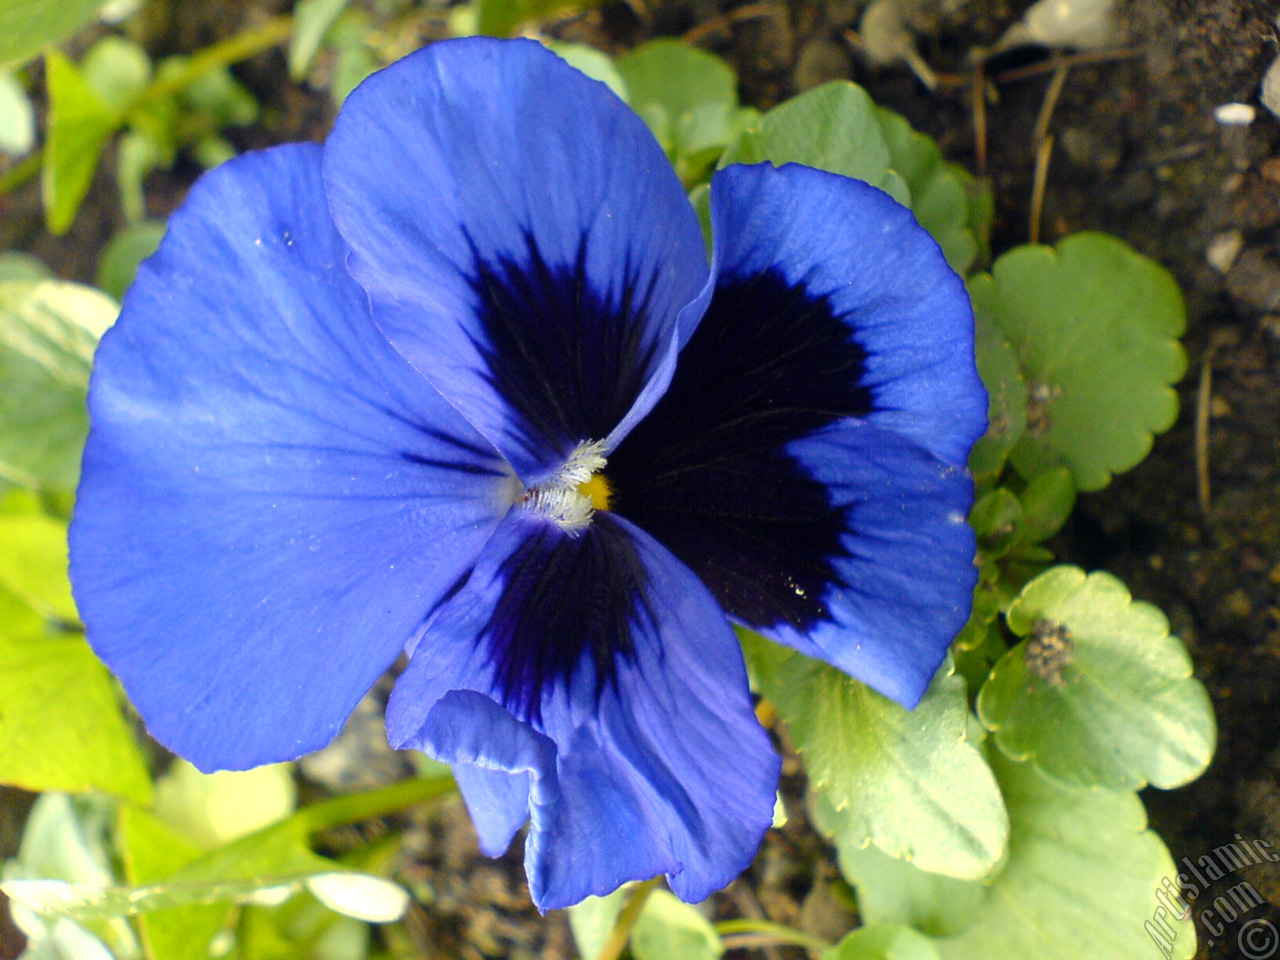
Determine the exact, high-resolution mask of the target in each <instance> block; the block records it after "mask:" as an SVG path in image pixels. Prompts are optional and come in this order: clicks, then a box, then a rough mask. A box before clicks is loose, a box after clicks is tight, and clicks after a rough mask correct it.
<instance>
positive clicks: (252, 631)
mask: <svg viewBox="0 0 1280 960" xmlns="http://www.w3.org/2000/svg"><path fill="white" fill-rule="evenodd" d="M711 211H712V220H713V228H714V229H713V232H714V244H715V252H714V257H713V258H712V263H711V265H710V267H709V266H708V263H707V258H706V253H705V248H704V245H703V239H702V236H701V233H700V230H699V226H698V221H697V218H696V216H695V214H694V211H693V208H692V207H691V206H690V204H689V202H688V200H687V199H686V197H685V195H684V192H683V190H682V188H681V185H680V183H679V181H678V179H677V178H676V177H675V175H674V173H673V172H672V170H671V168H670V166H669V164H668V162H667V160H666V158H665V157H664V155H663V153H662V150H661V149H660V148H659V146H658V145H657V143H656V142H655V141H654V139H653V137H652V136H651V135H650V134H649V132H648V130H647V129H646V128H645V126H644V124H643V123H642V122H641V121H640V120H639V119H638V118H637V117H636V115H635V114H634V113H632V112H631V111H630V110H629V109H628V108H627V107H626V106H625V105H624V104H623V103H622V102H621V101H619V100H618V99H617V98H616V97H615V96H614V95H613V94H612V93H610V92H609V91H608V90H607V89H606V88H605V87H604V86H603V85H601V84H599V83H596V82H595V81H592V80H589V79H587V78H586V77H584V76H583V75H582V74H580V73H578V72H576V71H575V70H573V69H571V68H570V67H569V66H567V65H566V64H565V63H564V62H563V61H561V60H560V59H559V58H557V57H556V56H555V55H553V54H552V53H549V52H548V51H546V50H545V49H543V48H542V47H541V46H539V45H538V44H536V43H533V42H530V41H494V40H485V39H468V40H459V41H451V42H448V43H441V44H437V45H435V46H433V47H431V48H429V49H427V50H425V51H422V52H419V53H417V54H414V55H412V56H410V57H407V58H406V59H404V60H402V61H400V62H399V63H397V64H395V65H393V66H391V67H389V68H388V69H386V70H384V71H382V72H380V73H378V74H375V75H374V76H373V77H371V78H370V79H368V80H367V81H365V83H364V84H362V85H361V86H360V87H359V88H358V89H357V90H356V91H355V92H354V93H353V94H352V95H351V97H350V98H349V99H348V101H347V103H346V105H345V106H344V107H343V110H342V112H341V114H340V115H339V117H338V120H337V123H336V126H335V129H334V131H333V133H332V135H331V136H330V137H329V139H328V141H327V142H326V143H325V145H324V146H323V148H321V147H319V146H315V145H293V146H284V147H278V148H275V149H272V150H267V151H264V152H261V153H256V154H249V155H246V156H244V157H242V158H240V159H238V160H234V161H231V162H230V163H228V164H226V165H224V166H223V167H221V168H219V169H218V170H216V171H214V172H212V173H210V174H208V175H206V176H205V177H204V178H203V179H202V180H201V181H200V182H199V183H198V184H197V185H196V186H195V187H194V188H193V189H192V191H191V194H190V196H189V198H188V199H187V202H186V204H185V205H184V206H183V207H182V209H180V210H179V211H178V212H177V213H175V214H174V215H173V218H172V220H171V222H170V226H169V232H168V235H167V236H166V238H165V240H164V243H163V244H162V246H161V248H160V251H159V252H158V253H157V254H156V255H155V256H154V257H153V258H152V259H151V260H149V261H147V262H146V263H145V264H144V265H143V267H142V268H141V270H140V271H139V274H138V278H137V281H136V283H135V284H134V286H133V287H132V289H131V290H130V291H129V293H128V295H127V296H126V298H125V302H124V308H123V310H122V312H121V316H120V319H119V321H118V322H117V324H116V325H115V327H114V328H113V329H112V330H110V331H109V332H108V333H107V335H106V336H105V337H104V338H103V341H102V346H101V348H100V350H99V352H98V357H97V363H96V366H95V370H94V374H93V380H92V384H91V388H90V397H89V405H90V412H91V416H92V431H91V434H90V437H89V441H88V445H87V447H86V450H85V457H84V467H83V480H82V483H81V487H80V494H79V501H78V505H77V509H76V514H75V521H74V523H73V525H72V531H71V549H72V577H73V582H74V584H75V591H76V596H77V598H78V600H79V603H80V606H81V610H82V612H83V617H84V621H85V624H86V626H87V629H88V636H89V639H90V642H91V643H92V644H93V646H94V649H95V650H97V652H98V653H99V655H100V656H101V657H102V659H103V660H104V661H105V662H106V663H107V664H108V665H109V666H110V667H111V669H112V670H113V671H115V673H116V674H117V675H118V676H119V677H120V679H121V680H122V681H123V683H124V685H125V688H126V689H127V691H128V693H129V695H130V696H131V697H132V699H133V702H134V703H135V704H136V705H137V707H138V709H139V711H140V712H141V714H142V717H143V718H144V719H145V721H146V723H147V726H148V727H149V729H150V730H151V732H152V733H153V734H154V735H155V737H156V738H157V739H159V740H160V741H161V742H162V743H164V744H165V745H166V746H168V747H170V748H171V749H172V750H174V751H175V752H176V753H178V754H181V755H182V756H184V757H187V758H189V759H190V760H191V761H192V762H194V763H195V764H196V765H197V766H199V767H200V768H202V769H205V770H213V769H220V768H232V769H239V768H245V767H251V766H254V765H256V764H261V763H266V762H269V761H276V760H282V759H286V758H291V757H296V756H298V755H300V754H302V753H304V752H306V751H309V750H314V749H317V748H319V747H322V746H324V745H325V744H326V743H328V742H329V741H330V739H331V738H332V737H333V736H334V735H335V733H336V732H337V731H338V729H339V728H340V727H341V725H342V723H343V721H344V719H345V718H346V716H347V715H348V714H349V713H350V711H351V710H352V708H353V707H354V706H355V704H356V703H357V702H358V701H359V700H360V698H361V696H362V695H363V694H364V693H365V692H366V691H367V690H368V689H369V687H370V686H371V684H372V683H373V682H374V681H375V680H376V679H377V677H378V676H379V674H381V673H382V672H383V671H384V670H386V669H387V668H388V667H389V666H390V665H391V664H392V663H393V661H395V659H396V658H397V656H399V655H400V654H401V652H402V651H407V652H408V653H409V661H408V666H407V668H406V669H405V670H404V673H403V674H402V675H401V677H400V678H399V681H398V683H397V685H396V688H395V691H394V694H393V696H392V698H391V701H390V704H389V706H388V711H387V721H388V728H389V733H390V737H391V740H392V742H393V743H394V744H395V745H397V746H400V747H411V748H414V749H419V750H425V751H426V752H428V753H430V754H431V755H432V756H435V757H437V758H439V759H441V760H444V761H446V762H448V763H450V764H453V765H454V769H455V771H456V773H457V778H458V782H459V785H460V787H461V789H462V793H463V796H464V798H465V800H466V803H467V805H468V807H469V809H470V811H471V814H472V817H473V819H474V821H475V824H476V828H477V830H478V832H479V835H480V842H481V845H482V847H483V848H484V850H485V851H486V852H487V853H490V854H494V855H496V854H498V853H500V852H501V851H502V850H504V849H505V848H506V847H507V846H508V845H509V843H510V842H511V840H512V838H513V836H514V834H515V833H516V831H517V830H518V829H519V828H520V826H521V825H522V824H523V823H524V822H525V821H526V820H527V821H529V822H530V829H529V834H528V839H527V841H526V847H525V851H526V854H525V855H526V868H527V871H528V876H529V883H530V889H531V892H532V895H533V898H534V900H535V901H536V902H537V904H538V905H539V906H540V907H542V908H544V909H550V908H555V907H563V906H566V905H568V904H572V903H575V902H577V901H579V900H581V899H582V898H583V897H585V896H587V895H590V894H603V893H606V892H608V891H610V890H612V889H614V888H615V887H617V886H618V885H619V884H621V883H623V882H624V881H627V880H634V879H640V878H647V877H652V876H657V875H659V874H666V875H667V877H668V879H669V882H670V884H671V887H672V889H673V890H674V891H675V892H676V893H677V894H678V895H679V896H681V897H683V898H685V899H686V900H698V899H701V898H703V897H705V896H707V895H708V894H709V893H711V892H712V891H714V890H716V889H718V888H720V887H722V886H724V885H725V884H727V883H728V882H729V881H730V880H731V879H732V878H733V877H734V876H735V875H736V874H737V873H738V872H739V871H741V870H742V869H743V868H744V867H745V866H746V865H747V864H748V863H749V861H750V859H751V857H752V855H753V854H754V851H755V849H756V847H757V846H758V844H759V842H760V839H761V837H762V835H763V833H764V831H765V830H766V829H767V828H768V826H769V824H770V820H771V814H772V810H773V799H774V790H775V787H776V781H777V775H778V764H779V760H778V757H777V755H776V753H775V752H774V750H773V749H772V747H771V745H770V742H769V738H768V736H767V735H766V733H765V732H764V730H762V729H761V727H760V726H759V724H758V723H757V721H756V718H755V715H754V713H753V705H752V700H751V695H750V692H749V690H748V686H747V677H746V673H745V670H744V667H743V661H742V656H741V653H740V650H739V647H738V644H737V641H736V638H735V635H734V632H733V629H732V627H731V624H732V623H739V624H744V625H746V626H748V627H750V628H752V629H753V630H757V631H759V632H760V633H763V634H764V635H766V636H768V637H771V638H773V639H774V640H777V641H779V642H781V643H784V644H787V645H789V646H791V647H794V648H796V649H798V650H801V651H803V652H804V653H806V654H809V655H810V656H814V657H819V658H821V659H823V660H825V661H827V662H829V663H832V664H834V665H836V666H837V667H839V668H841V669H842V670H846V671H848V672H849V673H851V674H853V675H854V676H857V677H860V678H861V679H863V680H865V681H866V682H867V683H869V684H871V685H872V686H873V687H875V688H876V689H878V690H880V691H882V692H883V693H885V694H886V695H888V696H890V697H892V698H894V699H895V700H897V701H899V702H901V703H904V704H907V705H912V704H914V703H915V702H916V700H918V699H919V697H920V696H921V694H922V693H923V691H924V689H925V687H926V686H927V684H928V682H929V679H930V677H931V675H932V674H933V672H934V670H935V669H936V668H937V666H938V664H939V662H940V661H941V659H942V657H943V655H944V652H945V650H946V648H947V644H948V642H949V641H950V639H951V637H952V636H953V635H954V634H955V632H956V631H957V630H958V629H959V628H960V626H961V625H962V624H963V622H964V620H965V617H966V614H967V610H968V606H969V598H970V593H971V590H972V587H973V584H974V578H975V574H974V568H973V565H972V555H973V546H974V545H973V538H972V535H971V533H970V532H969V530H968V528H967V527H966V526H965V523H964V517H965V513H966V511H967V509H968V507H969V504H970V499H971V496H972V490H971V482H970V480H969V479H968V478H967V477H966V474H965V470H964V463H965V458H966V456H967V454H968V451H969V448H970V446H971V444H972V443H973V441H974V440H975V439H976V438H977V436H978V435H979V434H980V433H981V432H982V429H983V426H984V422H985V410H986V397H985V393H984V391H983V389H982V386H981V384H980V382H979V380H978V377H977V374H976V372H975V368H974V361H973V332H972V316H971V314H970V310H969V306H968V299H967V297H966V294H965V290H964V286H963V284H962V283H961V281H960V279H959V278H958V277H957V276H956V275H955V274H954V273H953V272H952V271H951V270H950V269H948V267H947V265H946V263H945V261H944V259H943V257H942V255H941V253H940V252H939V249H938V247H937V245H936V244H935V243H934V242H933V241H932V240H931V239H930V238H929V236H928V235H927V234H926V233H925V232H924V231H923V230H922V229H921V228H920V227H919V226H918V225H917V224H916V222H915V220H914V219H913V218H912V216H911V214H910V213H909V212H908V211H907V210H906V209H905V208H903V207H901V206H899V205H898V204H897V203H895V202H894V201H893V200H891V199H890V198H889V197H888V196H886V195H885V194H883V193H881V192H880V191H878V190H876V189H874V188H872V187H870V186H868V185H866V184H864V183H861V182H857V181H854V180H849V179H846V178H843V177H838V176H835V175H832V174H829V173H824V172H820V171H817V170H812V169H808V168H804V167H800V166H785V167H782V168H780V169H775V168H772V167H769V166H763V165H762V166H733V167H729V168H727V169H725V170H722V171H720V172H719V173H717V174H716V176H715V178H714V179H713V181H712V184H711Z"/></svg>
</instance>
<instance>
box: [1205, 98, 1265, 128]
mask: <svg viewBox="0 0 1280 960" xmlns="http://www.w3.org/2000/svg"><path fill="white" fill-rule="evenodd" d="M1257 117H1258V111H1257V110H1255V109H1254V108H1253V107H1251V106H1249V104H1247V103H1224V104H1222V106H1220V107H1216V108H1214V111H1213V119H1215V120H1217V121H1218V122H1219V123H1220V124H1222V125H1223V126H1224V127H1247V126H1248V125H1249V124H1251V123H1253V121H1254V120H1256V119H1257Z"/></svg>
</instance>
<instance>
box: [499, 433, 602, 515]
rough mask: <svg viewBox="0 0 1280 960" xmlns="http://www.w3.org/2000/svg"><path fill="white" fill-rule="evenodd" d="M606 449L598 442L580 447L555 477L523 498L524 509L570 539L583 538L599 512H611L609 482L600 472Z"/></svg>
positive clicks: (582, 443)
mask: <svg viewBox="0 0 1280 960" xmlns="http://www.w3.org/2000/svg"><path fill="white" fill-rule="evenodd" d="M603 449H604V445H603V444H602V443H601V442H600V441H598V440H595V441H590V442H588V441H586V440H584V441H582V442H581V443H579V444H578V446H577V447H576V448H575V449H574V451H573V453H571V454H569V459H567V460H566V461H565V462H564V466H562V467H561V468H560V469H559V470H557V471H556V474H555V476H554V477H552V478H551V479H550V480H548V481H547V482H546V483H541V484H539V485H538V486H536V487H529V488H528V489H526V490H525V491H524V493H523V494H521V495H520V503H521V505H522V506H524V507H525V508H526V509H528V510H532V511H533V512H534V513H537V514H540V515H541V516H543V517H546V518H547V519H548V520H551V521H552V522H553V523H555V524H556V525H557V526H559V527H560V528H561V529H562V530H564V531H565V532H567V533H568V534H569V535H570V536H575V537H576V536H578V535H579V534H581V533H582V531H583V530H585V529H586V528H587V527H588V526H589V525H590V524H591V517H592V515H593V514H594V513H595V512H596V511H597V510H607V509H609V494H610V490H609V482H608V481H607V480H605V478H604V476H603V474H601V473H600V472H599V471H600V470H602V469H604V466H605V463H606V461H605V458H604V455H603Z"/></svg>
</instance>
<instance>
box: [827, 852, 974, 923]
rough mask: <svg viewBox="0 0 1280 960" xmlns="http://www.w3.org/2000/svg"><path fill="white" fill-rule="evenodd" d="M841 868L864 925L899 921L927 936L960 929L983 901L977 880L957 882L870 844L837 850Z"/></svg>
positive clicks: (971, 917)
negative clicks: (855, 895)
mask: <svg viewBox="0 0 1280 960" xmlns="http://www.w3.org/2000/svg"><path fill="white" fill-rule="evenodd" d="M838 854H839V862H840V872H841V873H843V874H844V876H845V878H846V879H847V880H848V881H849V882H850V883H851V884H853V885H854V887H855V888H856V889H857V891H858V914H859V916H861V918H862V921H863V923H866V924H887V925H904V926H909V927H913V928H915V929H917V930H921V931H923V932H924V933H927V934H930V935H931V936H938V937H943V936H952V935H954V934H957V933H962V932H964V930H965V929H967V928H968V926H969V925H970V924H971V923H972V922H973V913H974V910H975V909H976V908H977V906H978V904H980V903H981V902H982V890H983V887H982V884H981V883H975V882H974V881H972V880H957V879H956V878H955V877H944V876H942V875H941V874H937V873H925V872H924V871H923V870H921V869H920V868H919V867H916V866H913V865H912V864H910V863H907V862H906V861H905V860H898V859H895V858H894V857H891V856H889V855H888V854H887V853H881V852H880V851H879V850H877V849H876V848H875V847H867V848H866V849H865V850H856V849H853V848H847V849H842V850H840V851H838Z"/></svg>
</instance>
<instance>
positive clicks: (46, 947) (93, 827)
mask: <svg viewBox="0 0 1280 960" xmlns="http://www.w3.org/2000/svg"><path fill="white" fill-rule="evenodd" d="M115 805H116V804H115V801H114V800H113V799H111V798H109V797H106V796H104V795H102V794H91V795H87V796H82V797H69V796H67V795H66V794H65V793H56V792H54V793H44V794H41V795H40V796H39V797H38V798H37V799H36V802H35V804H34V805H33V806H32V808H31V813H30V816H29V817H28V818H27V823H26V826H25V828H24V829H23V831H22V843H21V846H20V847H19V850H18V856H17V858H16V859H14V860H9V861H8V862H6V863H5V864H4V871H3V879H4V880H5V881H6V882H7V881H13V880H18V881H21V880H28V879H43V878H50V879H57V880H64V881H71V882H74V883H83V884H110V883H111V882H112V871H111V859H112V854H111V850H110V847H111V840H110V836H109V831H110V825H111V820H112V813H113V809H114V807H115ZM9 909H10V912H11V914H12V916H13V919H14V921H15V922H16V923H17V925H18V927H19V928H20V929H21V930H22V931H23V932H24V933H25V934H26V935H27V936H28V937H29V938H30V943H29V944H28V952H27V953H25V954H23V956H24V957H26V958H27V960H37V958H39V957H44V958H56V960H63V958H66V960H112V958H113V957H129V956H133V955H134V954H135V953H136V942H135V940H134V936H133V933H132V932H131V931H130V929H129V926H128V924H127V923H125V922H124V921H122V920H115V921H106V922H101V923H95V924H92V925H90V926H89V929H84V928H81V927H80V926H78V925H76V924H74V923H72V922H71V921H70V920H66V919H62V918H58V919H52V918H45V917H41V916H40V915H38V914H35V913H33V912H31V911H30V910H26V909H24V908H23V907H22V905H21V904H19V903H14V902H10V904H9Z"/></svg>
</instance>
